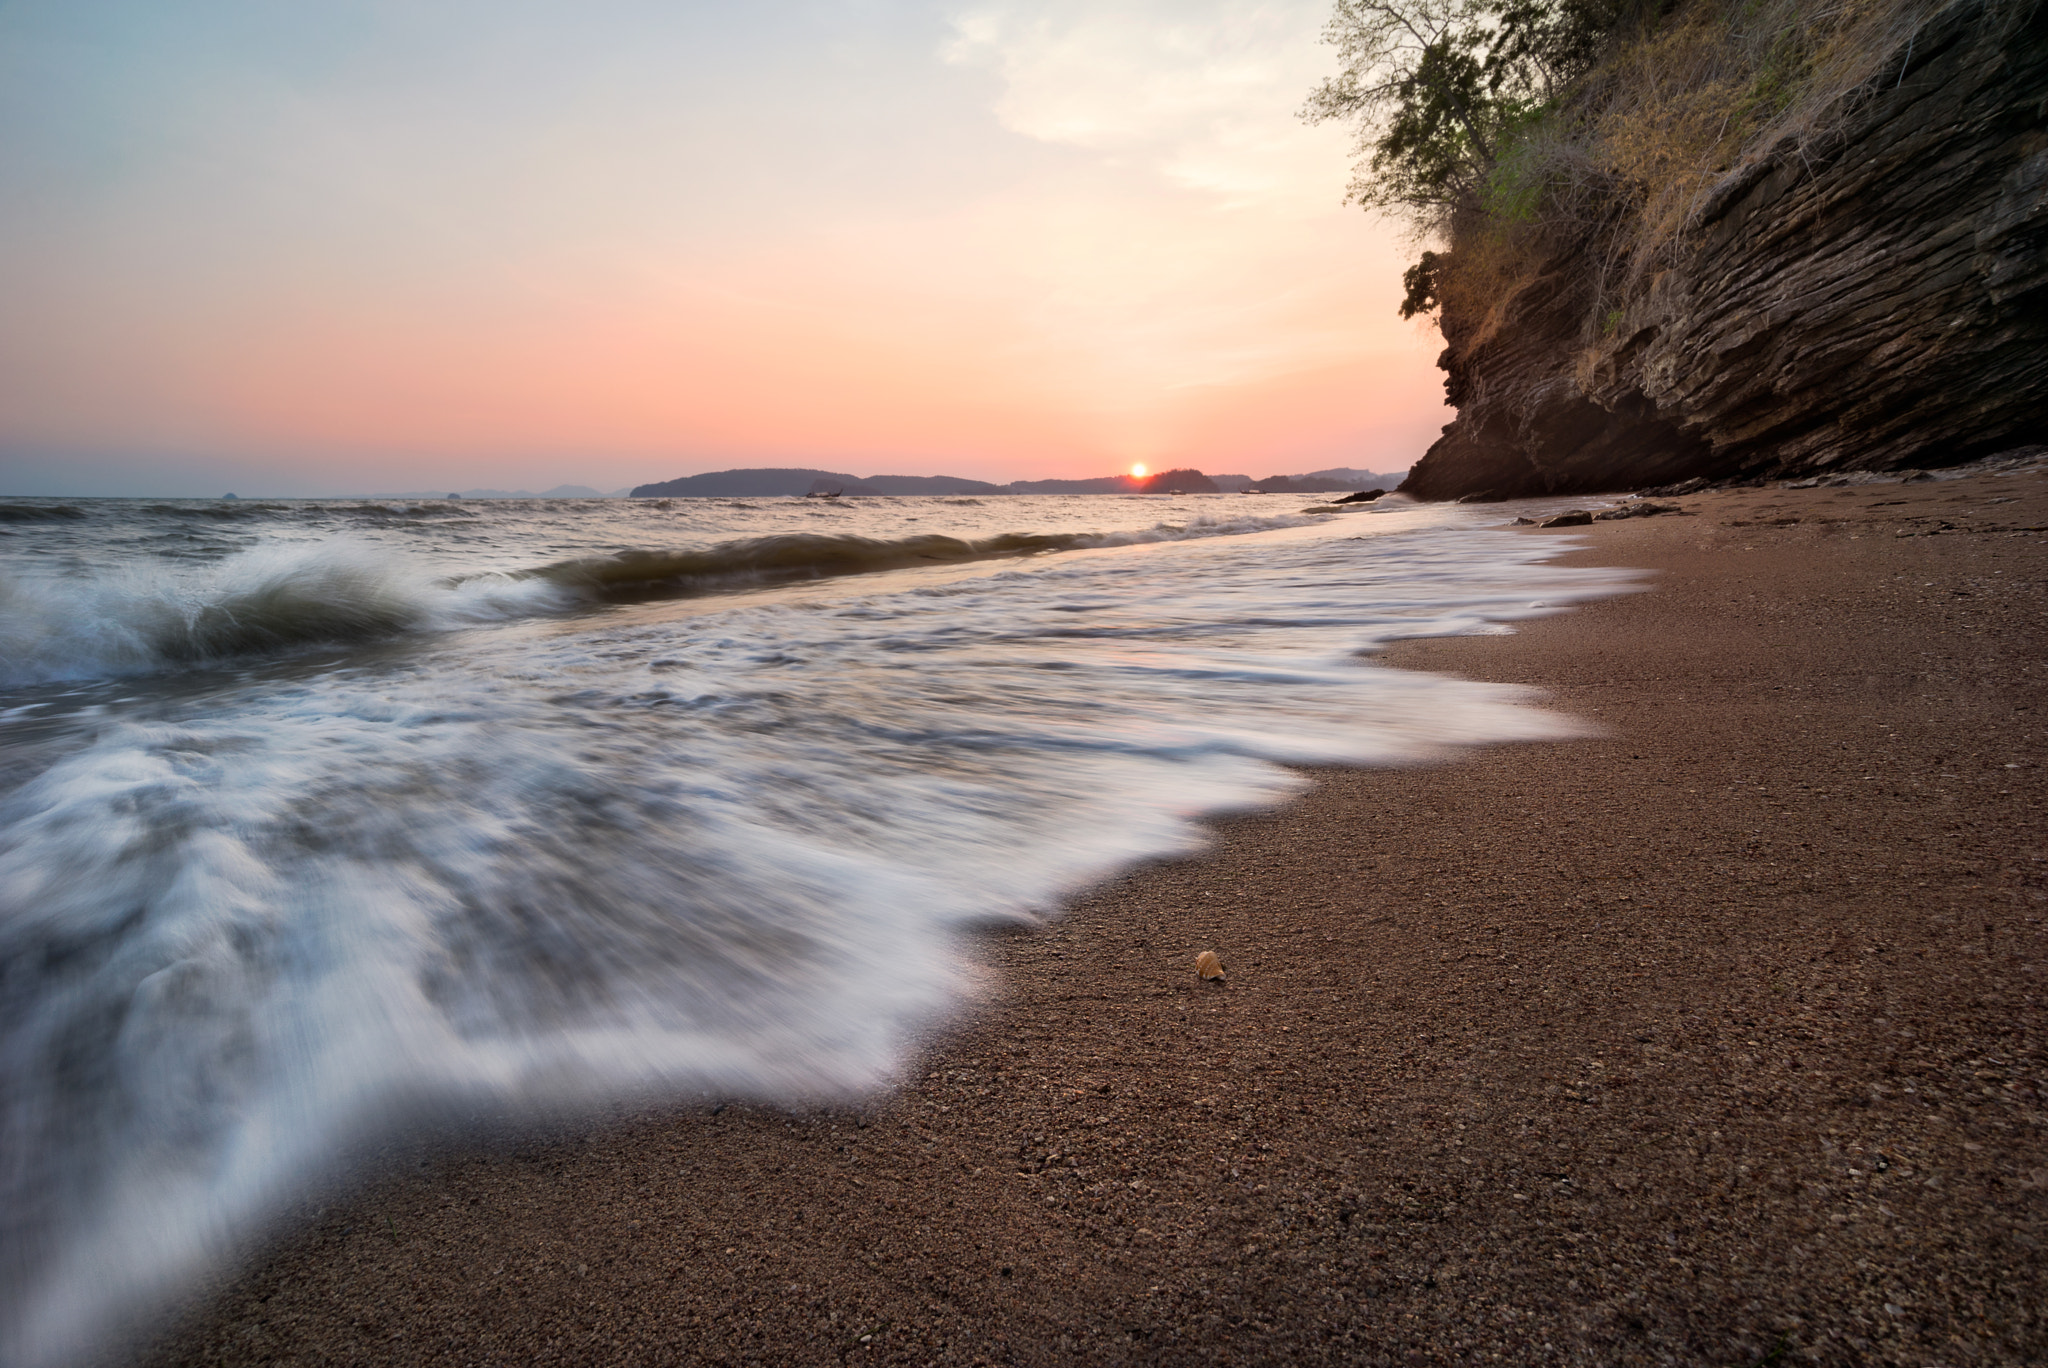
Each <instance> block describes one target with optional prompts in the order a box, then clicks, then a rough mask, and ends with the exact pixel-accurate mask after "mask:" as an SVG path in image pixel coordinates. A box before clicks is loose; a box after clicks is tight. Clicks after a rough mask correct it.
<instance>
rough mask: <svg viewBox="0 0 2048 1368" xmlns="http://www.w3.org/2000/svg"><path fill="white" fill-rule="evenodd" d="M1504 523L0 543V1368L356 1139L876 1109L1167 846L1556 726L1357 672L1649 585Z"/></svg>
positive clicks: (344, 517) (185, 1259)
mask: <svg viewBox="0 0 2048 1368" xmlns="http://www.w3.org/2000/svg"><path fill="white" fill-rule="evenodd" d="M1529 511H1531V507H1530V506H1528V505H1490V506H1472V505H1455V504H1453V505H1444V504H1435V505H1426V504H1420V503H1416V502H1413V501H1411V500H1409V499H1407V498H1405V497H1403V496H1400V495H1390V496H1387V497H1385V498H1383V499H1380V500H1378V501H1376V502H1371V503H1365V504H1354V505H1336V504H1321V503H1315V502H1313V500H1312V499H1309V498H1303V497H1301V496H1291V497H1290V496H1284V495H1270V494H1269V495H1250V494H1238V495H1193V496H1181V497H1165V496H1114V495H1096V496H1081V497H1020V496H990V497H984V498H958V497H955V498H874V499H868V498H840V499H830V500H827V499H794V498H783V499H735V500H714V499H678V500H664V499H589V500H575V499H563V500H546V499H533V500H516V499H507V500H467V501H464V500H448V501H438V500H428V501H412V500H370V499H351V500H260V499H240V500H150V499H89V500H88V499H80V500H55V499H19V498H17V499H5V500H0V1362H6V1363H13V1364H24V1365H30V1366H31V1368H42V1366H43V1365H55V1364H62V1363H67V1362H72V1361H75V1360H77V1359H78V1358H79V1357H80V1356H81V1355H84V1354H87V1353H91V1352H97V1351H98V1350H100V1349H102V1348H104V1347H105V1346H106V1345H107V1344H108V1343H109V1342H110V1337H113V1336H117V1335H118V1334H120V1333H122V1332H123V1331H124V1329H126V1328H132V1327H133V1326H134V1325H135V1324H137V1323H138V1320H139V1318H142V1317H145V1316H147V1315H149V1314H151V1313H152V1312H154V1311H159V1310H161V1308H163V1307H165V1306H167V1305H169V1304H171V1302H173V1301H174V1300H175V1299H176V1298H178V1297H179V1296H180V1295H182V1294H185V1293H186V1292H188V1291H189V1290H190V1289H191V1288H192V1287H194V1286H195V1285H196V1284H197V1282H198V1280H201V1279H204V1278H205V1277H207V1276H209V1275H211V1274H218V1273H219V1272H221V1271H223V1270H225V1269H228V1268H230V1267H232V1266H233V1263H234V1261H235V1260H238V1259H241V1258H245V1257H247V1256H248V1255H249V1253H250V1252H251V1251H252V1250H253V1249H255V1248H257V1247H259V1245H260V1242H261V1241H262V1240H263V1239H265V1238H268V1237H271V1236H274V1235H275V1234H277V1233H279V1231H280V1230H281V1229H284V1228H288V1226H289V1222H290V1220H291V1213H293V1212H294V1211H298V1210H301V1209H302V1205H303V1203H304V1201H305V1200H306V1196H307V1194H308V1193H312V1192H318V1191H322V1190H325V1189H326V1188H328V1187H329V1186H331V1185H332V1184H333V1183H335V1182H336V1181H337V1174H339V1173H341V1172H342V1170H343V1169H344V1168H345V1166H346V1164H347V1162H348V1156H349V1155H351V1154H354V1153H359V1152H361V1150H362V1147H363V1146H365V1145H366V1144H374V1143H376V1142H378V1141H379V1140H381V1139H388V1138H391V1137H396V1136H401V1135H405V1136H420V1135H425V1136H428V1137H430V1138H431V1137H434V1136H439V1137H442V1138H443V1139H445V1140H446V1141H447V1142H448V1143H456V1142H457V1141H459V1140H460V1139H462V1138H463V1137H465V1136H468V1135H471V1134H473V1133H474V1132H475V1131H476V1130H477V1129H479V1128H483V1129H490V1128H492V1127H505V1126H513V1125H517V1124H520V1123H521V1121H522V1119H527V1118H535V1117H562V1116H575V1115H578V1114H595V1113H597V1112H600V1111H603V1110H604V1109H606V1108H617V1107H619V1106H620V1105H621V1104H625V1103H631V1104H633V1105H642V1104H648V1103H652V1104H656V1105H659V1104H662V1103H666V1102H674V1103H677V1104H683V1103H689V1102H693V1101H699V1100H704V1099H712V1098H720V1099H723V1098H747V1099H757V1100H763V1101H767V1102H782V1103H788V1104H791V1105H812V1104H816V1103H820V1102H832V1101H843V1100H851V1099H857V1098H859V1097H862V1096H864V1095H870V1094H872V1093H873V1092H874V1091H875V1090H878V1089H884V1088H887V1087H888V1086H889V1085H890V1084H891V1083H892V1082H893V1081H894V1080H896V1079H898V1078H900V1077H901V1076H903V1074H904V1072H905V1070H906V1069H907V1068H908V1067H909V1066H910V1065H911V1063H912V1062H913V1057H914V1055H915V1052H916V1051H917V1049H918V1048H919V1046H920V1043H921V1042H928V1041H929V1040H931V1039H932V1038H933V1034H934V1032H937V1031H939V1030H942V1029H943V1028H944V1026H945V1024H946V1022H947V1021H949V1020H952V1019H956V1018H957V1017H958V1015H959V1014H961V1013H964V1012H971V1011H972V1010H973V1005H974V1003H975V1001H976V1000H977V999H978V998H980V997H981V996H982V995H983V994H985V993H987V992H990V991H995V990H996V988H992V986H991V985H990V984H989V983H988V982H987V981H986V979H985V978H984V977H983V974H982V971H980V970H979V969H978V968H977V957H976V954H975V938H976V935H977V933H980V932H984V931H985V930H986V929H987V928H990V927H999V926H1006V925H1018V924H1024V925H1030V924H1034V923H1038V922H1040V921H1042V920H1044V919H1047V918H1051V917H1055V916H1057V915H1059V909H1060V907H1061V904H1062V901H1063V900H1065V899H1067V898H1069V897H1071V895H1073V894H1074V893H1076V892H1077V891H1078V890H1081V889H1084V888H1086V887H1088V886H1089V885H1091V884H1095V883H1098V882H1100V881H1102V880H1105V879H1108V878H1110V877H1112V876H1114V875H1116V874H1118V873H1119V872H1120V871H1124V870H1127V869H1129V868H1131V867H1132V866H1133V865H1135V864H1138V863H1140V862H1144V861H1148V860H1157V859H1161V858H1167V857H1174V856H1180V855H1185V854H1188V853H1190V852H1193V851H1195V850H1198V849H1199V848H1200V847H1201V846H1202V844H1203V840H1204V835H1203V827H1202V825H1201V819H1202V818H1203V817H1204V816H1205V815H1209V814H1215V813H1221V812H1227V811H1232V810H1244V809H1250V808H1257V807H1261V806H1266V805H1271V804H1275V803H1279V802H1281V801H1283V800H1285V799H1286V798H1288V797H1289V796H1290V795H1292V794H1295V793H1297V792H1299V791H1300V790H1301V789H1302V788H1303V787H1304V786H1305V784H1306V783H1307V782H1308V779H1307V778H1306V777H1305V773H1304V769H1303V767H1313V766H1319V765H1367V766H1371V765H1412V764H1417V763H1422V762H1430V761H1441V760H1445V759H1448V758H1451V757H1453V756H1455V754H1456V753H1457V751H1458V750H1459V749H1460V748H1462V747H1469V746H1474V745H1479V744H1486V743H1497V742H1512V741H1537V740H1552V739H1559V738H1565V737H1570V736H1574V735H1580V734H1583V732H1584V723H1583V722H1581V721H1579V720H1576V719H1573V718H1571V717H1568V716H1566V715H1564V714H1562V713H1560V712H1558V711H1555V710H1551V709H1547V708H1545V707H1543V706H1541V704H1540V700H1538V699H1537V698H1535V697H1534V696H1532V695H1531V694H1529V693H1527V692H1525V691H1522V690H1518V689H1514V688H1507V687H1502V686H1499V685H1494V684H1483V683H1475V682H1470V681H1464V680H1459V679H1454V678H1447V677H1443V676H1438V675H1429V674H1421V673H1415V672H1410V671H1403V670H1397V669H1393V668H1389V667H1387V666H1385V665H1381V664H1379V663H1376V661H1375V659H1374V653H1375V651H1376V650H1377V649H1378V648H1379V647H1381V646H1382V645H1384V644H1385V643H1387V642H1390V641H1394V640H1398V639H1402V638H1409V637H1418V636H1443V635H1456V634H1468V633H1498V632H1506V631H1510V630H1512V626H1511V624H1513V623H1515V622H1518V621H1523V620H1526V619H1529V618H1532V617H1537V616H1540V615H1543V614H1548V613H1555V612H1558V611H1561V610H1564V609H1566V608H1568V607H1569V606H1570V605H1572V604H1574V603H1576V602H1580V601H1583V600H1586V599H1588V598H1591V597H1595V596H1599V595H1605V594H1611V593H1616V592H1620V591H1623V590H1626V589H1630V588H1634V587H1638V586H1639V585H1640V584H1641V582H1642V581H1641V579H1640V578H1639V577H1638V576H1637V575H1635V574H1633V573H1631V572H1628V571H1625V570H1617V569H1607V570H1603V569H1587V568H1563V567H1560V566H1558V565H1555V564H1553V563H1551V562H1552V558H1553V557H1554V556H1555V555H1556V554H1557V553H1558V552H1559V551H1560V550H1561V549H1564V548H1567V547H1571V546H1575V545H1577V544H1578V543H1577V542H1575V541H1574V540H1573V539H1572V538H1571V537H1570V536H1568V535H1565V534H1547V535H1546V536H1545V537H1542V538H1537V537H1529V536H1524V535H1520V534H1517V533H1513V532H1510V531H1507V530H1505V528H1504V524H1505V523H1506V522H1507V521H1508V519H1510V518H1511V517H1513V516H1514V515H1515V514H1517V513H1525V512H1529ZM1359 835H1360V839H1361V840H1367V841H1369V840H1371V839H1372V833H1371V831H1370V829H1369V828H1368V829H1367V830H1364V831H1361V832H1360V833H1359Z"/></svg>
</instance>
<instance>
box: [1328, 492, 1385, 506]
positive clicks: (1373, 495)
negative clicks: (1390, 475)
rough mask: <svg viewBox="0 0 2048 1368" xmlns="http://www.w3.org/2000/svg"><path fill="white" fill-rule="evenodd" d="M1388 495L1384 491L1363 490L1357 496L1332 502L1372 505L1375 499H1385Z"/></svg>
mask: <svg viewBox="0 0 2048 1368" xmlns="http://www.w3.org/2000/svg"><path fill="white" fill-rule="evenodd" d="M1386 495H1387V491H1386V490H1384V489H1361V490H1359V491H1358V492H1357V493H1355V494H1346V495H1345V496H1344V497H1343V498H1341V499H1332V500H1330V502H1331V503H1340V504H1353V503H1371V502H1372V501H1373V500H1374V499H1383V498H1385V497H1386Z"/></svg>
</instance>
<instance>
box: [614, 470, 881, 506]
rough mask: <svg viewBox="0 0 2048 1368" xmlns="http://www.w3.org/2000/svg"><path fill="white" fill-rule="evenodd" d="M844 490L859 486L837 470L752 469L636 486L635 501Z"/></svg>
mask: <svg viewBox="0 0 2048 1368" xmlns="http://www.w3.org/2000/svg"><path fill="white" fill-rule="evenodd" d="M821 482H823V483H826V484H830V485H837V486H839V487H840V488H842V489H848V490H849V492H850V487H851V486H853V485H857V484H859V483H860V480H859V479H858V478H857V477H855V476H852V475H842V474H840V473H839V472H838V471H834V470H800V469H794V468H791V467H786V466H775V467H768V468H762V469H753V470H713V471H709V472H707V473H705V474H703V475H685V476H683V477H682V478H680V479H675V480H662V481H660V482H658V483H655V484H644V485H635V486H633V493H632V497H633V498H636V499H773V498H777V497H792V496H796V495H801V494H808V493H810V492H811V487H812V486H813V485H816V484H819V483H821Z"/></svg>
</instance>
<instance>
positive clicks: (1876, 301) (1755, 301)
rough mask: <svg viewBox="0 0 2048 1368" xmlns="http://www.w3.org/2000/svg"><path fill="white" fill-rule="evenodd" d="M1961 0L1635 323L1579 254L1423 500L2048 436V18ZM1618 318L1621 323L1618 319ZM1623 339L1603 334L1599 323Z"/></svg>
mask: <svg viewBox="0 0 2048 1368" xmlns="http://www.w3.org/2000/svg"><path fill="white" fill-rule="evenodd" d="M2008 14H2010V6H2006V7H2001V8H1999V9H1997V10H1996V11H1995V12H1994V11H1993V10H1992V8H1991V7H1988V6H1987V5H1986V4H1984V3H1981V0H1980V2H1979V3H1969V4H1961V5H1957V6H1955V7H1953V8H1951V9H1950V10H1949V11H1947V12H1946V13H1945V14H1944V15H1943V16H1942V17H1941V18H1939V19H1938V20H1936V21H1935V22H1934V23H1933V24H1931V25H1930V26H1928V27H1927V28H1926V29H1924V30H1922V31H1921V32H1920V33H1919V34H1918V35H1917V36H1916V37H1915V39H1914V40H1913V42H1912V43H1911V44H1910V45H1909V46H1907V47H1906V48H1904V49H1902V50H1901V51H1900V52H1899V53H1897V54H1896V55H1895V57H1894V59H1893V61H1892V63H1891V66H1890V68H1889V69H1888V70H1887V71H1886V72H1885V74H1884V75H1883V77H1882V78H1881V79H1880V81H1879V82H1878V83H1877V89H1876V90H1875V91H1874V93H1873V94H1872V95H1871V96H1870V97H1869V98H1868V99H1867V100H1866V101H1865V103H1863V104H1862V106H1861V107H1860V108H1859V110H1858V111H1857V113H1856V114H1855V116H1854V117H1853V118H1851V119H1850V120H1849V121H1847V123H1846V124H1845V125H1844V126H1843V127H1841V128H1840V129H1838V130H1837V131H1836V132H1835V133H1834V134H1833V135H1831V136H1830V137H1829V138H1827V139H1826V140H1825V141H1824V143H1823V144H1822V145H1820V146H1818V147H1816V146H1815V145H1813V144H1811V143H1809V144H1807V145H1806V146H1804V147H1802V148H1799V149H1796V150H1794V149H1790V148H1787V149H1785V150H1783V151H1782V152H1780V153H1779V154H1777V155H1775V156H1773V157H1769V158H1766V159H1764V160H1762V161H1759V162H1757V163H1754V164H1751V165H1748V166H1744V167H1741V168H1738V169H1737V170H1736V171H1734V172H1733V173H1731V174H1730V175H1729V176H1728V177H1727V178H1726V179H1724V180H1723V181H1722V182H1721V184H1720V185H1719V186H1717V187H1716V188H1715V189H1714V191H1713V192H1712V194H1711V195H1710V196H1708V198H1707V200H1706V202H1705V204H1704V206H1703V208H1702V209H1701V211H1700V212H1699V213H1698V214H1697V215H1696V217H1695V219H1694V221H1693V223H1692V224H1691V225H1690V226H1689V229H1688V232H1687V235H1686V238H1685V239H1684V241H1683V242H1682V243H1681V244H1680V245H1679V246H1678V248H1677V250H1676V252H1675V255H1674V264H1673V265H1672V266H1671V267H1670V268H1669V269H1666V270H1665V271H1663V272H1662V273H1661V274H1659V275H1657V276H1656V277H1654V278H1653V279H1652V280H1651V281H1650V282H1649V284H1648V286H1647V288H1646V289H1645V290H1643V291H1642V292H1641V293H1640V294H1639V295H1637V296H1636V297H1634V298H1633V299H1631V300H1629V301H1627V307H1626V308H1625V310H1623V311H1622V313H1621V315H1620V316H1619V317H1618V318H1613V317H1611V318H1608V319H1605V320H1592V321H1589V315H1590V313H1591V311H1592V309H1593V308H1594V303H1593V295H1592V292H1591V289H1590V285H1589V284H1588V282H1589V281H1590V280H1591V278H1592V276H1593V274H1594V273H1593V271H1592V269H1591V267H1590V263H1589V262H1588V261H1587V260H1585V259H1582V258H1580V257H1577V256H1575V255H1573V254H1571V253H1565V254H1562V255H1560V256H1559V257H1558V258H1556V259H1554V260H1553V261H1552V262H1550V263H1549V265H1548V266H1547V267H1546V269H1545V271H1544V272H1543V274H1542V275H1541V276H1540V277H1539V278H1538V279H1537V280H1536V281H1535V282H1534V283H1533V284H1531V285H1529V286H1527V287H1525V288H1524V289H1523V290H1522V291H1521V293H1520V294H1519V295H1518V296H1517V298H1516V299H1515V300H1514V301H1513V302H1512V304H1511V306H1510V308H1509V309H1508V311H1507V315H1506V319H1505V322H1504V323H1503V324H1502V325H1501V326H1500V327H1499V328H1498V329H1497V330H1496V331H1495V333H1494V334H1493V335H1492V336H1491V337H1489V338H1487V339H1486V340H1485V341H1483V342H1480V343H1479V344H1478V345H1476V346H1470V347H1466V346H1461V345H1460V344H1461V341H1463V340H1465V339H1468V338H1469V337H1470V336H1471V335H1472V326H1473V325H1471V324H1470V323H1469V322H1468V321H1466V320H1463V319H1459V318H1452V317H1447V318H1445V319H1444V320H1443V325H1444V333H1445V338H1446V340H1447V341H1448V342H1449V343H1450V344H1451V345H1450V346H1449V348H1447V349H1446V351H1445V353H1444V358H1443V361H1442V364H1443V365H1444V368H1445V369H1446V370H1447V371H1448V372H1449V379H1448V380H1447V381H1446V385H1445V388H1446V389H1447V391H1448V393H1449V397H1450V401H1451V402H1452V403H1453V404H1455V405H1457V407H1458V418H1457V421H1456V422H1454V423H1452V424H1451V425H1450V426H1449V427H1446V428H1445V429H1444V435H1443V437H1442V438H1441V439H1440V440H1439V441H1438V442H1436V443H1435V445H1433V446H1432V447H1431V448H1430V449H1429V452H1428V454H1427V455H1426V456H1425V457H1424V458H1423V459H1422V461H1421V462H1420V463H1418V464H1417V465H1416V467H1415V470H1414V472H1413V474H1412V475H1411V476H1410V477H1409V479H1408V481H1407V483H1405V484H1404V485H1402V489H1403V490H1405V491H1406V492H1408V493H1410V494H1414V495H1417V496H1418V497H1422V498H1430V499H1445V498H1461V497H1477V498H1513V497H1520V496H1526V495H1532V494H1544V493H1577V492H1592V491H1598V490H1611V489H1629V488H1641V487H1645V486H1650V485H1657V484H1662V483H1665V482H1668V481H1672V480H1679V479H1686V478H1690V477H1693V476H1705V477H1708V478H1710V479H1734V478H1741V477H1745V476H1781V475H1782V476H1796V475H1814V474H1820V473H1824V472H1830V471H1843V470H1883V469H1898V468H1902V467H1911V466H1938V465H1948V464H1953V463H1956V462H1960V461H1965V460H1969V459H1972V458H1974V457H1978V456H1983V455H1986V454H1989V453H1992V452H1996V451H2000V450H2004V449H2007V448H2011V447H2017V446H2022V445H2026V444H2028V443H2034V442H2042V441H2048V6H2036V7H2034V9H2033V11H2032V13H2031V14H2030V15H2028V16H2027V17H2026V18H2025V19H2024V20H2014V19H2010V18H2003V19H2002V18H2000V16H2001V15H2008ZM1596 325H1597V326H1596ZM1594 332H1600V333H1604V334H1605V335H1604V336H1603V337H1601V339H1600V340H1599V341H1597V342H1594V343H1591V344H1590V345H1589V342H1588V337H1589V334H1592V333H1594Z"/></svg>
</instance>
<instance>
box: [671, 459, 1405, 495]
mask: <svg viewBox="0 0 2048 1368" xmlns="http://www.w3.org/2000/svg"><path fill="white" fill-rule="evenodd" d="M1405 475H1406V472H1405V471H1395V472H1391V473H1387V474H1375V473H1374V472H1372V471H1370V470H1357V469H1353V468H1352V467H1349V466H1336V467H1333V468H1331V469H1329V470H1312V471H1309V472H1308V473H1306V474H1302V475H1268V476H1266V477H1265V478H1264V479H1256V480H1255V479H1253V478H1252V477H1251V476H1249V475H1205V474H1203V473H1202V472H1201V471H1199V470H1162V471H1160V472H1159V473H1157V474H1155V475H1144V476H1135V475H1103V476H1098V477H1096V478H1093V479H1086V480H1013V481H1011V482H1010V483H1008V484H990V483H989V482H988V481H986V480H969V479H965V478H962V477H960V476H955V475H848V474H844V473H842V472H840V471H834V470H811V469H807V468H803V467H795V466H776V467H760V468H753V469H746V470H714V471H709V472H706V473H705V474H702V475H684V476H681V477H679V478H677V479H673V480H662V481H659V482H657V483H655V484H644V485H638V486H635V487H634V488H633V490H632V491H631V497H633V498H636V499H650V498H661V499H771V498H793V497H800V496H802V495H806V494H834V495H851V496H854V497H862V496H868V497H889V496H897V497H902V496H906V495H907V496H917V495H926V496H930V495H953V496H974V495H999V494H1239V493H1268V494H1334V493H1339V492H1342V491H1346V490H1353V489H1369V488H1372V487H1373V486H1376V485H1377V486H1381V487H1384V488H1387V489H1392V488H1393V487H1394V486H1395V485H1397V484H1399V483H1400V482H1401V481H1402V479H1403V478H1405Z"/></svg>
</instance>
